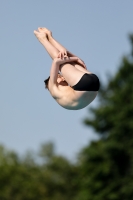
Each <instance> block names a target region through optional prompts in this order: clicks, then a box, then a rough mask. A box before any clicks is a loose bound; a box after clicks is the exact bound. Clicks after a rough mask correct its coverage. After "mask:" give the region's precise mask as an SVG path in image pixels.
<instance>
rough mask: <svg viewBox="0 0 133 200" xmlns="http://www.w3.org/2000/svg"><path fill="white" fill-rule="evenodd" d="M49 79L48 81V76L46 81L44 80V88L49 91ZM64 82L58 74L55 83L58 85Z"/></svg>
mask: <svg viewBox="0 0 133 200" xmlns="http://www.w3.org/2000/svg"><path fill="white" fill-rule="evenodd" d="M49 79H50V76H49V77H48V78H47V79H46V80H44V83H45V88H46V89H48V90H49V88H48V83H49ZM64 81H65V78H64V77H63V76H62V75H61V74H60V73H58V76H57V83H58V84H60V83H61V82H64Z"/></svg>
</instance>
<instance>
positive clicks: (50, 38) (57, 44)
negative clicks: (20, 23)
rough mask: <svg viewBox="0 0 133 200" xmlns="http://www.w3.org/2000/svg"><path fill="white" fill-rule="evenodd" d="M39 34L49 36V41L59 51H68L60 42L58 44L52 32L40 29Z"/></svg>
mask: <svg viewBox="0 0 133 200" xmlns="http://www.w3.org/2000/svg"><path fill="white" fill-rule="evenodd" d="M38 30H39V32H40V33H41V32H43V33H46V34H47V37H48V40H49V42H50V43H51V44H52V45H53V46H54V47H55V48H56V49H58V50H59V51H62V49H66V48H65V47H63V46H62V45H61V44H60V43H59V42H57V41H56V40H55V39H54V38H53V36H52V32H51V31H50V30H48V29H47V28H38Z"/></svg>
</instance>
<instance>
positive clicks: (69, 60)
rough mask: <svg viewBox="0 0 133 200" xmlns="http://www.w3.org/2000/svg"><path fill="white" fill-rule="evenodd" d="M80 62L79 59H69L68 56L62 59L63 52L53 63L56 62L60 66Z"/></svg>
mask: <svg viewBox="0 0 133 200" xmlns="http://www.w3.org/2000/svg"><path fill="white" fill-rule="evenodd" d="M77 61H78V57H68V56H64V57H63V58H62V56H61V52H59V54H58V56H57V58H55V59H54V60H53V62H55V63H56V64H58V65H62V64H64V63H70V62H77Z"/></svg>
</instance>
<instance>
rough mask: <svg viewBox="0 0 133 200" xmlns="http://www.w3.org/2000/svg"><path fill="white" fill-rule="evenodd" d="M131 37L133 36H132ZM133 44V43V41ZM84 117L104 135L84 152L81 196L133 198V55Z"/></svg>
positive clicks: (113, 199)
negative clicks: (88, 114) (87, 116)
mask: <svg viewBox="0 0 133 200" xmlns="http://www.w3.org/2000/svg"><path fill="white" fill-rule="evenodd" d="M130 39H131V36H130ZM132 45H133V44H132ZM99 95H100V103H99V105H98V106H97V108H91V109H90V111H91V114H92V117H89V118H87V119H85V120H84V123H85V124H86V125H90V126H92V127H93V128H94V129H95V131H96V132H97V133H98V134H99V135H100V137H101V139H100V140H99V141H97V142H92V143H91V145H90V146H88V147H86V148H84V149H83V150H82V152H81V153H80V159H79V161H80V167H81V172H82V173H81V174H80V176H81V177H82V181H81V188H80V192H79V198H78V200H80V199H82V200H88V199H93V200H103V199H104V200H119V199H124V200H128V199H130V200H132V199H133V103H132V102H133V58H132V57H130V56H129V57H128V56H127V57H124V58H123V59H122V62H121V65H120V68H119V70H118V72H117V73H116V75H115V77H113V78H112V79H111V80H109V82H108V84H107V86H106V87H102V88H101V91H100V94H99Z"/></svg>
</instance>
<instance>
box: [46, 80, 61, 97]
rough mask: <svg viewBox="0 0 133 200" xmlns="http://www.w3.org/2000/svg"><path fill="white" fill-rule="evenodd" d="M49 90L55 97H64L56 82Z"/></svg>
mask: <svg viewBox="0 0 133 200" xmlns="http://www.w3.org/2000/svg"><path fill="white" fill-rule="evenodd" d="M49 91H50V94H51V96H52V97H53V98H54V99H60V98H61V97H62V93H61V92H60V90H59V89H58V87H57V85H56V84H54V85H52V86H50V87H49Z"/></svg>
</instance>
